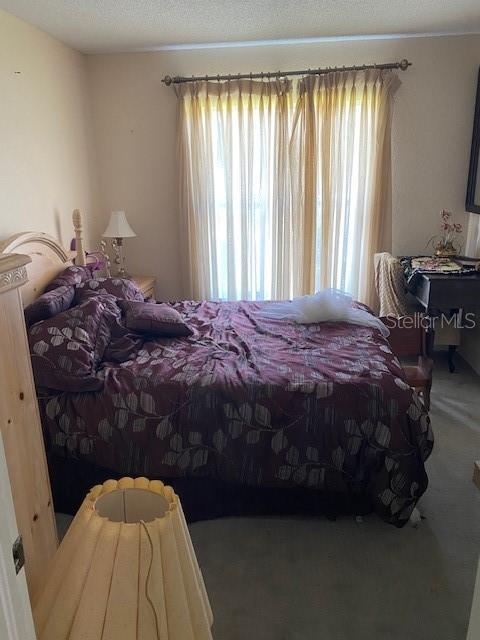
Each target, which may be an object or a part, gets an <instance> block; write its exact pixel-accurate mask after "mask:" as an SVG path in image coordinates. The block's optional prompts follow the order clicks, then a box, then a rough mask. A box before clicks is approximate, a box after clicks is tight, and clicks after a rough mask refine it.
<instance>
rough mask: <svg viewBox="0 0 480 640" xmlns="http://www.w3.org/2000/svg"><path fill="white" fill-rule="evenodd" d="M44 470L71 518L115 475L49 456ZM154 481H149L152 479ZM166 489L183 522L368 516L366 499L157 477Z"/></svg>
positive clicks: (369, 506) (59, 505)
mask: <svg viewBox="0 0 480 640" xmlns="http://www.w3.org/2000/svg"><path fill="white" fill-rule="evenodd" d="M48 466H49V471H50V480H51V484H52V493H53V501H54V506H55V511H57V512H61V513H69V514H72V515H73V514H75V513H76V512H77V510H78V508H79V507H80V505H81V503H82V502H83V500H84V498H85V496H86V494H87V493H88V492H89V490H90V489H91V488H92V487H93V486H94V485H96V484H101V483H102V482H104V481H105V480H107V479H108V478H112V479H114V480H116V479H119V478H120V477H121V474H118V473H115V472H114V471H111V470H109V469H104V468H102V467H99V466H96V465H94V464H92V463H90V462H87V461H85V460H78V459H66V458H61V457H59V456H55V455H52V454H51V455H49V459H48ZM153 479H155V478H151V480H153ZM158 479H160V480H162V481H163V482H165V483H166V484H169V485H171V486H172V487H173V488H174V490H175V492H176V493H177V494H178V495H179V496H180V499H181V501H182V506H183V510H184V512H185V517H186V519H187V521H188V522H196V521H199V520H211V519H214V518H221V517H226V516H254V515H257V516H260V515H263V516H280V515H296V516H302V515H303V516H325V517H327V518H329V519H335V518H336V517H337V516H340V515H366V514H367V513H370V512H371V511H373V506H372V504H371V501H370V500H369V499H368V498H367V497H366V496H359V495H349V494H339V493H328V492H321V493H320V492H318V491H315V490H312V489H303V488H291V489H290V488H270V487H250V486H242V485H233V484H228V483H225V482H221V481H219V480H213V479H211V478H202V477H196V478H193V477H182V478H158Z"/></svg>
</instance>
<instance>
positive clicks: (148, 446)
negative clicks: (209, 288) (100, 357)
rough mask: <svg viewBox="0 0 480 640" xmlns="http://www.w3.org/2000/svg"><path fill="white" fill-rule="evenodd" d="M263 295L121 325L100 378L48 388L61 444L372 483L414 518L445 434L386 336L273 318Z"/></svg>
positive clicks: (270, 476)
mask: <svg viewBox="0 0 480 640" xmlns="http://www.w3.org/2000/svg"><path fill="white" fill-rule="evenodd" d="M262 304H264V303H254V302H220V303H216V302H191V301H186V302H178V303H175V304H174V305H173V306H174V307H175V308H176V309H177V310H178V311H179V312H180V313H182V315H183V316H184V317H185V319H186V321H187V322H188V323H189V325H190V326H191V327H192V328H193V329H194V335H193V336H191V337H189V338H180V339H165V338H163V339H155V340H146V341H145V340H142V339H139V337H138V336H136V337H133V338H131V340H130V346H129V348H128V349H125V348H123V347H124V346H125V344H127V343H128V336H127V334H125V335H123V336H121V337H120V338H118V339H119V341H120V343H121V344H120V346H118V345H117V346H116V345H115V344H112V345H111V349H109V350H108V351H107V353H106V359H105V360H104V361H103V363H102V367H101V372H100V373H101V375H103V376H104V379H105V385H104V389H103V390H102V391H95V392H86V393H59V394H56V395H48V396H41V397H40V406H41V413H42V420H43V424H44V428H45V429H46V430H47V431H48V433H49V436H50V441H51V442H52V445H53V448H54V450H55V452H56V453H60V454H61V455H64V456H66V457H79V458H84V459H86V460H88V461H90V462H93V463H95V464H97V465H100V466H102V467H106V468H108V469H111V470H114V471H116V472H118V473H124V474H128V475H146V476H149V477H157V478H165V479H168V478H169V477H178V476H181V475H189V476H207V477H211V478H216V479H220V480H224V481H228V482H233V483H240V484H247V485H253V486H255V485H257V486H277V487H281V486H284V487H296V486H301V487H306V488H309V489H311V490H315V491H317V490H318V491H329V492H331V493H350V494H353V495H368V497H369V498H370V499H371V501H372V503H373V505H374V508H375V510H376V512H377V513H378V514H379V515H380V516H381V517H382V518H384V519H385V520H386V521H388V522H392V523H393V524H396V525H399V526H400V525H402V524H403V523H404V522H406V521H407V520H408V518H409V516H410V513H411V511H412V509H413V508H414V506H415V503H416V501H417V500H418V498H419V497H420V496H421V495H422V493H423V492H424V491H425V489H426V487H427V476H426V473H425V469H424V461H425V460H426V458H427V457H428V455H429V454H430V452H431V449H432V446H433V435H432V430H431V426H430V421H429V418H428V415H427V414H426V412H425V410H424V409H423V406H422V404H421V403H420V401H419V400H418V398H417V397H416V394H415V393H414V392H413V391H412V389H411V388H410V387H409V386H408V385H407V384H406V383H405V379H404V374H403V371H402V369H401V367H400V365H399V363H398V361H397V359H396V358H395V356H394V355H393V354H392V353H391V351H390V348H389V346H388V342H387V341H386V340H385V339H384V338H383V337H382V336H381V335H380V332H379V331H378V330H377V329H372V328H369V327H364V326H358V325H352V324H346V323H343V322H335V323H334V322H328V323H320V324H314V325H297V324H293V323H287V322H285V321H279V320H273V319H268V320H267V319H265V318H262V317H261V315H260V314H259V310H261V308H262ZM117 337H118V336H117ZM122 345H123V347H122ZM122 348H123V351H122ZM112 354H113V355H112Z"/></svg>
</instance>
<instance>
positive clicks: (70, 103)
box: [0, 11, 94, 245]
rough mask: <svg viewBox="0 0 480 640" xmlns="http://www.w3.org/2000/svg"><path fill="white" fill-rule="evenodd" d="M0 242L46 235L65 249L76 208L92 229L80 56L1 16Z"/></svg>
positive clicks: (88, 141) (90, 166)
mask: <svg viewBox="0 0 480 640" xmlns="http://www.w3.org/2000/svg"><path fill="white" fill-rule="evenodd" d="M0 96H1V98H0V238H1V239H4V238H6V237H8V236H9V235H11V234H12V233H17V232H19V231H26V230H35V231H38V230H40V231H45V232H47V233H50V234H52V235H54V236H55V237H56V238H58V239H60V240H61V241H62V242H63V243H64V244H65V245H68V243H69V242H70V238H71V237H72V235H73V233H72V223H71V213H72V211H73V209H74V208H76V207H79V208H80V209H81V210H82V211H84V212H85V213H86V214H88V216H87V226H88V227H89V228H90V229H92V227H94V225H93V224H92V207H93V187H92V178H93V176H94V170H93V150H92V137H91V133H90V124H91V112H90V101H89V92H88V78H87V69H86V58H85V56H83V55H81V54H79V53H77V52H75V51H72V50H71V49H69V48H68V47H66V46H65V45H63V44H61V43H60V42H58V41H56V40H54V39H53V38H51V37H50V36H48V35H47V34H45V33H43V32H42V31H39V30H38V29H36V28H34V27H32V26H30V25H28V24H26V23H25V22H22V21H21V20H18V19H17V18H15V17H13V16H12V15H10V14H8V13H5V12H3V11H0Z"/></svg>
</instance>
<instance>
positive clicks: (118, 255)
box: [102, 211, 137, 278]
mask: <svg viewBox="0 0 480 640" xmlns="http://www.w3.org/2000/svg"><path fill="white" fill-rule="evenodd" d="M136 235H137V234H136V233H135V231H134V230H133V229H132V227H131V226H130V225H129V223H128V220H127V216H126V215H125V211H112V213H111V214H110V221H109V223H108V226H107V228H106V229H105V231H104V232H103V233H102V236H103V237H104V238H112V247H113V252H114V254H115V257H114V260H113V261H114V262H115V264H116V265H117V273H116V275H118V276H120V278H126V277H128V275H127V269H126V263H125V255H124V251H123V239H124V238H134V237H135V236H136Z"/></svg>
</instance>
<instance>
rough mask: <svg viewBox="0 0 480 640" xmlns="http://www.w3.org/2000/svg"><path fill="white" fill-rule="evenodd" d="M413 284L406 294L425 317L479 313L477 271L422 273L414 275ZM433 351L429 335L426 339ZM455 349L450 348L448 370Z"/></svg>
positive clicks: (479, 287) (431, 338)
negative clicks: (413, 299) (410, 296)
mask: <svg viewBox="0 0 480 640" xmlns="http://www.w3.org/2000/svg"><path fill="white" fill-rule="evenodd" d="M417 278H418V279H417V280H416V283H415V285H414V287H413V288H410V293H412V294H413V296H414V297H415V298H416V300H417V301H418V302H419V303H420V304H421V305H422V306H423V308H424V309H425V313H426V314H427V316H430V317H431V318H435V317H439V316H441V315H442V314H445V315H448V317H452V316H453V315H456V314H458V313H459V311H460V310H461V311H462V313H463V314H465V313H472V312H476V311H478V310H480V272H476V273H472V274H468V275H453V274H448V275H446V274H442V273H423V274H421V275H419V276H417ZM429 344H430V350H432V349H433V332H432V334H431V336H430V340H429ZM455 349H456V347H455V346H454V345H450V346H449V348H448V353H449V367H450V371H452V372H453V371H454V370H455V366H454V364H453V356H454V354H455Z"/></svg>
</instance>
